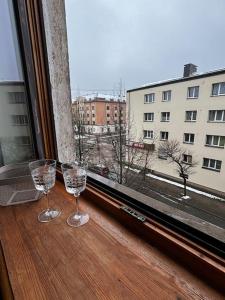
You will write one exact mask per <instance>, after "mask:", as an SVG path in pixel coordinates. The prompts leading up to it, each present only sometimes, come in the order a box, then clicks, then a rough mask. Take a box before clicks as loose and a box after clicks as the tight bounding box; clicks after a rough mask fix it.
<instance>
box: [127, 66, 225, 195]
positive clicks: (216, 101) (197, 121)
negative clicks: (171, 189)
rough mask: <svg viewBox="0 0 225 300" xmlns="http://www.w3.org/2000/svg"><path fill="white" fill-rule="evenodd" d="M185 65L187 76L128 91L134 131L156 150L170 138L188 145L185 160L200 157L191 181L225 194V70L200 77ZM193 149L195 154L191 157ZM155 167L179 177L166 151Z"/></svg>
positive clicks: (154, 164)
mask: <svg viewBox="0 0 225 300" xmlns="http://www.w3.org/2000/svg"><path fill="white" fill-rule="evenodd" d="M193 70H194V71H196V66H194V65H192V64H188V65H185V69H184V76H183V77H182V78H178V79H173V80H168V81H163V82H158V83H155V84H154V83H153V84H149V85H146V86H143V87H139V88H136V89H131V90H129V91H127V102H128V114H129V115H128V119H129V120H132V123H133V124H134V125H132V126H131V128H130V131H131V133H132V135H133V136H135V138H136V140H137V141H139V140H140V139H141V138H142V139H143V141H144V143H152V141H153V140H154V142H155V145H156V149H157V147H158V145H159V144H160V143H163V142H164V141H166V140H168V141H169V140H177V141H179V142H180V144H181V145H182V147H183V148H184V149H185V152H186V155H184V158H183V159H184V161H185V162H187V163H191V162H192V161H193V160H195V161H197V163H198V164H197V166H196V167H195V168H194V173H193V174H192V175H191V176H190V178H189V179H190V180H189V181H190V182H193V183H196V184H199V185H202V186H206V187H209V188H212V189H215V190H218V191H222V192H225V149H224V146H225V69H221V70H217V71H212V72H208V73H204V74H200V75H196V74H195V73H193ZM190 153H191V155H190ZM151 169H153V170H155V171H158V172H160V173H163V174H166V175H169V176H173V177H178V176H179V175H178V174H177V172H176V171H175V169H174V166H173V165H171V164H169V163H168V160H167V159H166V157H164V156H163V155H156V157H155V159H154V161H153V162H152V164H151Z"/></svg>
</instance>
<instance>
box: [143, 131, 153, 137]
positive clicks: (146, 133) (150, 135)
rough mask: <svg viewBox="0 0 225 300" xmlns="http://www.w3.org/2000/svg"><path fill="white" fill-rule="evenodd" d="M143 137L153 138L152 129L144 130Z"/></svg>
mask: <svg viewBox="0 0 225 300" xmlns="http://www.w3.org/2000/svg"><path fill="white" fill-rule="evenodd" d="M144 139H153V130H144Z"/></svg>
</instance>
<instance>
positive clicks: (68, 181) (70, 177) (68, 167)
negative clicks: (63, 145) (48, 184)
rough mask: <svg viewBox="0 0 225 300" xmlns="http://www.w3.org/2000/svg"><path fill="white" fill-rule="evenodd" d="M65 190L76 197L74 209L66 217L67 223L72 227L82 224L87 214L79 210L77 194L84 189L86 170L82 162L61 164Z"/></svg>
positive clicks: (85, 220)
mask: <svg viewBox="0 0 225 300" xmlns="http://www.w3.org/2000/svg"><path fill="white" fill-rule="evenodd" d="M61 168H62V172H63V178H64V183H65V187H66V191H67V192H68V193H69V194H73V195H74V197H75V199H76V211H75V213H73V214H72V215H71V216H69V217H68V219H67V224H68V225H70V226H73V227H79V226H81V225H84V224H85V223H87V222H88V220H89V215H88V214H87V213H85V212H81V211H80V210H79V196H80V193H81V192H83V191H84V190H85V187H86V180H87V172H86V167H85V165H84V164H83V163H82V162H73V163H65V164H62V165H61Z"/></svg>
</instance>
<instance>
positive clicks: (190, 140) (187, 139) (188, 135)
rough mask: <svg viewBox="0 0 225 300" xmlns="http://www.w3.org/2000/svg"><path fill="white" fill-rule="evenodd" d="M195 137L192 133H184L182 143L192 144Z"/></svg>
mask: <svg viewBox="0 0 225 300" xmlns="http://www.w3.org/2000/svg"><path fill="white" fill-rule="evenodd" d="M194 140H195V135H194V133H185V134H184V143H187V144H194Z"/></svg>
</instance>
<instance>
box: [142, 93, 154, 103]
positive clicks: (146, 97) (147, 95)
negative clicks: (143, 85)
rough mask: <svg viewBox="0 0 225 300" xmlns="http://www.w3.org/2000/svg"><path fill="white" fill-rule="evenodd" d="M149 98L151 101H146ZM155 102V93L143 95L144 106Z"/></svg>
mask: <svg viewBox="0 0 225 300" xmlns="http://www.w3.org/2000/svg"><path fill="white" fill-rule="evenodd" d="M150 95H152V97H149V96H150ZM149 98H153V100H152V101H146V100H147V99H149ZM154 102H155V93H148V94H145V95H144V104H149V103H154Z"/></svg>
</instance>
